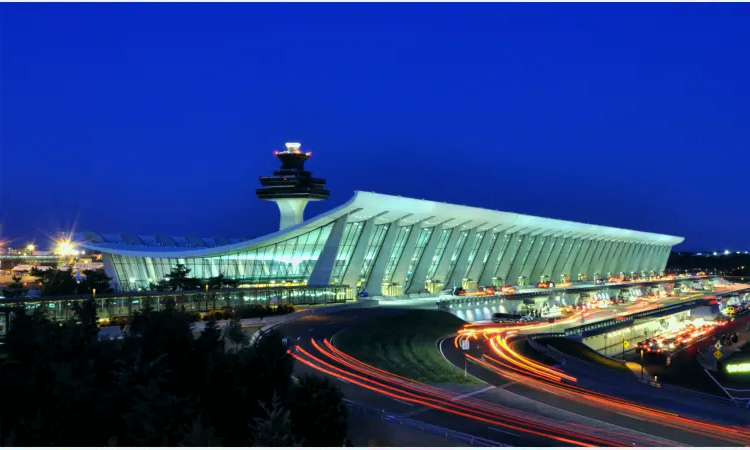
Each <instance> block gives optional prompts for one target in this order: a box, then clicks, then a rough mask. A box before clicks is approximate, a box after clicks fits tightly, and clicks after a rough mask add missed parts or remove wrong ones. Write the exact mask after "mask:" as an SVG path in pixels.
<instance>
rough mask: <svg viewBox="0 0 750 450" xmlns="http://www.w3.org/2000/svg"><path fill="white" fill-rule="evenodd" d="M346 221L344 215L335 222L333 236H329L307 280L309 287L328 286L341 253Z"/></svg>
mask: <svg viewBox="0 0 750 450" xmlns="http://www.w3.org/2000/svg"><path fill="white" fill-rule="evenodd" d="M346 219H347V215H343V216H341V217H339V218H338V219H336V222H334V224H333V229H332V230H331V234H329V235H328V239H326V243H325V245H324V246H323V250H322V251H321V252H320V256H318V260H317V261H316V262H315V267H314V268H313V270H312V273H311V274H310V278H309V279H308V280H307V284H308V285H309V286H327V285H328V281H329V280H330V279H331V271H332V270H333V265H334V263H335V262H336V254H337V253H338V251H339V244H341V236H342V235H343V234H344V228H345V227H346Z"/></svg>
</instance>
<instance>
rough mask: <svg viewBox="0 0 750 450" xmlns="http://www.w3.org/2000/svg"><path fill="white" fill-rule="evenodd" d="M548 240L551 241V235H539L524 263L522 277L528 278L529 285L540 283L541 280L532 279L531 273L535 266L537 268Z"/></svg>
mask: <svg viewBox="0 0 750 450" xmlns="http://www.w3.org/2000/svg"><path fill="white" fill-rule="evenodd" d="M549 234H551V233H549ZM547 240H549V235H546V236H545V235H543V234H540V235H537V236H536V237H535V238H534V244H532V246H531V250H530V251H529V255H528V256H527V257H526V261H524V262H522V264H523V266H522V268H521V276H523V277H526V278H528V279H529V284H531V283H536V282H537V281H539V278H537V279H532V278H531V272H532V271H533V270H534V266H536V263H537V261H539V259H540V256H541V254H542V249H543V248H544V244H545V243H546V242H547Z"/></svg>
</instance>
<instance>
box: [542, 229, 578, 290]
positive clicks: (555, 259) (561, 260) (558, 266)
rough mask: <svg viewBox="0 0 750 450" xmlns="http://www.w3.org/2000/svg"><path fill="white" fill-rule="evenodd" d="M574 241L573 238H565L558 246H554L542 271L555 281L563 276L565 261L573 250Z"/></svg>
mask: <svg viewBox="0 0 750 450" xmlns="http://www.w3.org/2000/svg"><path fill="white" fill-rule="evenodd" d="M574 241H575V236H566V237H565V239H563V240H562V241H561V242H560V243H559V244H556V245H555V247H557V248H556V249H555V250H554V251H553V252H552V257H550V262H549V263H548V264H547V267H545V269H544V271H545V272H546V273H549V275H550V276H551V277H554V279H555V280H559V279H560V276H561V275H562V274H563V268H564V266H565V261H566V260H567V259H568V255H569V254H570V251H571V250H572V249H573V245H574Z"/></svg>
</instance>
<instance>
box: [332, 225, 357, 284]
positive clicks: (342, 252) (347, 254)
mask: <svg viewBox="0 0 750 450" xmlns="http://www.w3.org/2000/svg"><path fill="white" fill-rule="evenodd" d="M362 228H363V222H354V223H347V224H346V226H345V227H344V234H343V235H342V236H341V243H340V244H339V251H338V253H337V254H336V261H335V262H334V264H333V270H332V271H331V284H338V283H339V282H341V279H342V278H344V273H346V268H347V267H349V260H350V259H351V257H352V253H354V248H355V247H356V246H357V242H358V241H359V237H360V236H361V235H362Z"/></svg>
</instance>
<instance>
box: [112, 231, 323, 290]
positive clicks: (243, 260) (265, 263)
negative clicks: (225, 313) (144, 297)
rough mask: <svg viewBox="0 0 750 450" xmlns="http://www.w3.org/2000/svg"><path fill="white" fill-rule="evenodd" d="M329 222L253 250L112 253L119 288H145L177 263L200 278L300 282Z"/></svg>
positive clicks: (307, 274)
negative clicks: (192, 254)
mask: <svg viewBox="0 0 750 450" xmlns="http://www.w3.org/2000/svg"><path fill="white" fill-rule="evenodd" d="M332 228H333V224H332V223H330V224H328V225H325V226H323V227H320V228H316V229H314V230H311V231H309V232H307V233H305V234H302V235H299V236H297V237H294V238H291V239H288V240H286V241H281V242H278V243H276V244H271V245H267V246H263V247H257V248H254V249H248V250H243V251H239V252H233V253H228V254H224V255H216V256H210V257H205V258H151V257H134V256H122V255H117V254H112V262H113V265H114V268H115V271H116V273H117V278H118V280H119V282H120V284H121V285H120V286H117V288H118V289H119V290H121V291H135V290H138V289H148V288H149V285H150V283H151V282H154V283H156V282H158V281H160V280H162V279H164V277H166V276H168V275H169V273H170V272H171V270H172V269H174V268H175V267H177V264H184V265H185V266H186V267H187V268H189V269H190V276H191V277H197V278H201V279H207V278H210V277H215V276H218V275H219V274H224V275H225V276H226V277H228V278H232V279H235V280H239V281H241V282H244V283H248V284H258V283H271V282H297V283H304V282H306V281H307V279H308V278H309V277H310V274H311V273H312V270H313V267H315V262H316V261H317V260H318V257H319V256H320V252H321V251H322V250H323V246H324V245H325V243H326V240H327V239H328V236H329V235H330V233H331V229H332Z"/></svg>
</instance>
